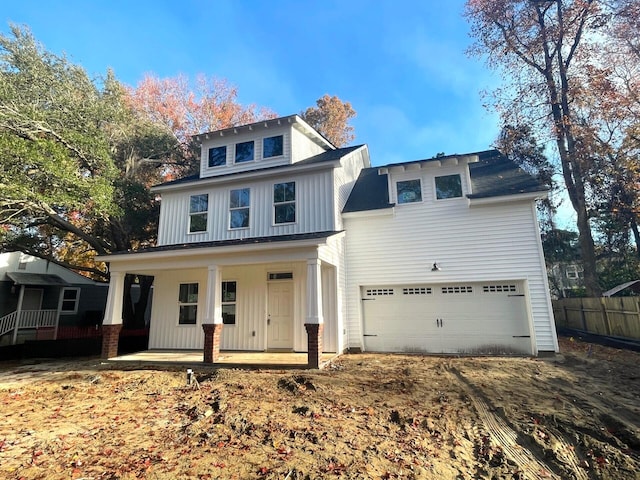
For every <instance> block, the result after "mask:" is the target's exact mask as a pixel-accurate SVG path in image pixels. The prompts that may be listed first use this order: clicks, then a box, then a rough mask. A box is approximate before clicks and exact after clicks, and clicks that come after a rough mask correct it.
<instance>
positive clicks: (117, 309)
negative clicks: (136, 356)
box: [102, 272, 125, 358]
mask: <svg viewBox="0 0 640 480" xmlns="http://www.w3.org/2000/svg"><path fill="white" fill-rule="evenodd" d="M124 275H125V274H124V272H111V281H110V282H109V293H108V294H107V305H106V307H105V311H104V319H103V320H102V358H112V357H116V356H117V355H118V341H119V340H120V330H122V301H123V296H124Z"/></svg>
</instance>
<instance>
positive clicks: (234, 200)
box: [229, 188, 251, 228]
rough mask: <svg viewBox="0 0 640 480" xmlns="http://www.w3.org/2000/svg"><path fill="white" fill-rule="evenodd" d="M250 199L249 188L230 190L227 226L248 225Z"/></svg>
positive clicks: (244, 226) (241, 226) (238, 226)
mask: <svg viewBox="0 0 640 480" xmlns="http://www.w3.org/2000/svg"><path fill="white" fill-rule="evenodd" d="M250 200H251V190H250V189H248V188H240V189H238V190H231V192H230V195H229V228H247V227H249V203H250Z"/></svg>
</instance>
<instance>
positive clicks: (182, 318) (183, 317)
mask: <svg viewBox="0 0 640 480" xmlns="http://www.w3.org/2000/svg"><path fill="white" fill-rule="evenodd" d="M178 306H179V313H178V324H179V325H195V324H196V320H197V318H198V284H197V283H181V284H180V293H178Z"/></svg>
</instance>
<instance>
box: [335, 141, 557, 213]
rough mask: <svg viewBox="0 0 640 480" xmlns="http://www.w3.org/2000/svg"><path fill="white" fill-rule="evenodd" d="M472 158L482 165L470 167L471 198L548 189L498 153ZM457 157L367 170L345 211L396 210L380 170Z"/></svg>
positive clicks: (357, 181) (478, 153)
mask: <svg viewBox="0 0 640 480" xmlns="http://www.w3.org/2000/svg"><path fill="white" fill-rule="evenodd" d="M470 155H477V156H478V162H475V163H470V164H469V174H470V177H471V189H472V191H473V193H472V194H470V195H467V197H468V198H488V197H499V196H504V195H517V194H521V193H531V192H544V191H546V190H547V188H546V187H545V186H544V185H542V184H541V183H540V182H539V181H538V180H537V179H536V178H535V177H533V176H532V175H529V174H528V173H526V172H525V171H524V170H522V169H521V168H520V167H519V166H518V165H517V164H516V163H515V162H513V161H512V160H510V159H509V158H507V157H506V156H505V155H503V154H502V153H500V152H499V151H498V150H486V151H483V152H476V153H470V154H465V155H463V156H470ZM456 156H457V155H448V156H447V157H438V158H433V159H425V160H417V161H412V162H404V163H398V164H391V165H385V166H384V167H372V168H365V169H363V170H362V172H360V176H359V177H358V179H357V180H356V183H355V185H354V186H353V190H351V194H350V195H349V198H348V200H347V203H346V204H345V206H344V208H343V210H342V211H343V213H348V212H360V211H366V210H378V209H382V208H389V207H393V205H394V204H392V203H389V184H388V182H389V176H388V175H387V174H382V175H379V174H378V170H379V169H380V168H390V167H394V166H397V165H409V164H413V163H418V162H425V161H437V160H443V159H446V158H450V157H456Z"/></svg>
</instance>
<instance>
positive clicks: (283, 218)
mask: <svg viewBox="0 0 640 480" xmlns="http://www.w3.org/2000/svg"><path fill="white" fill-rule="evenodd" d="M273 213H274V215H273V216H274V223H276V224H279V223H295V221H296V182H286V183H276V184H275V185H274V186H273Z"/></svg>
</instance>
